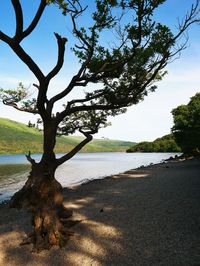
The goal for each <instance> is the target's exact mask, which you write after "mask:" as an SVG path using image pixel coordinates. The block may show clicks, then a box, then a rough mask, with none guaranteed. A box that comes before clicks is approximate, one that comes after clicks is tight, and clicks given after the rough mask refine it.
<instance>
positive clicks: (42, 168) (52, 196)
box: [10, 124, 72, 251]
mask: <svg viewBox="0 0 200 266" xmlns="http://www.w3.org/2000/svg"><path fill="white" fill-rule="evenodd" d="M55 133H56V130H55V128H54V127H53V126H52V124H49V125H45V126H44V153H43V156H42V159H41V161H40V162H39V163H36V162H35V161H34V160H33V159H31V157H30V154H29V155H28V156H27V158H28V160H29V161H30V162H31V164H32V168H31V172H30V174H29V176H28V180H27V181H26V183H25V185H24V187H23V188H22V189H21V190H20V191H18V192H16V193H15V194H14V195H13V197H12V198H11V200H10V207H13V208H23V209H26V210H28V211H29V212H31V214H32V225H33V232H32V233H31V234H29V236H28V238H27V239H26V240H25V241H24V242H23V243H22V244H29V243H33V245H34V249H35V250H36V251H40V250H42V249H49V248H50V247H51V246H52V245H59V246H63V245H64V244H65V243H66V241H67V240H68V238H69V236H70V235H71V234H72V232H71V231H69V230H68V228H66V226H65V225H66V224H67V221H66V219H68V218H69V217H71V216H72V211H71V210H67V209H66V208H65V207H64V205H63V195H62V186H61V184H60V183H59V182H58V181H57V180H56V179H55V171H56V168H57V166H58V163H57V160H56V157H55V154H54V152H53V149H54V146H55V141H56V135H55ZM68 224H69V223H68Z"/></svg>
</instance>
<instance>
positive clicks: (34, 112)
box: [3, 100, 38, 114]
mask: <svg viewBox="0 0 200 266" xmlns="http://www.w3.org/2000/svg"><path fill="white" fill-rule="evenodd" d="M3 104H5V105H7V106H11V107H13V108H15V109H16V110H18V111H21V112H26V113H31V114H38V111H37V110H30V109H27V108H23V107H19V106H18V105H17V104H16V103H9V102H6V101H5V100H3Z"/></svg>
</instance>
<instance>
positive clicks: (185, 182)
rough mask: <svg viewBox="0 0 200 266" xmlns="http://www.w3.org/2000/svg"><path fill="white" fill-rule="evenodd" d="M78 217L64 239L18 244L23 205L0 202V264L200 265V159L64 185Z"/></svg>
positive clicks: (24, 221)
mask: <svg viewBox="0 0 200 266" xmlns="http://www.w3.org/2000/svg"><path fill="white" fill-rule="evenodd" d="M64 196H65V205H66V207H70V208H72V209H73V210H74V215H73V219H75V220H81V222H80V223H79V224H77V225H76V226H75V227H74V228H73V231H74V232H75V235H74V236H73V237H72V238H71V240H70V241H69V242H68V244H67V246H66V247H64V248H62V249H59V248H57V247H54V248H52V249H51V250H50V251H43V252H41V253H39V254H36V253H32V252H31V250H32V247H31V246H20V245H19V244H20V242H21V240H22V238H24V237H25V232H27V231H30V230H31V228H30V217H29V216H28V215H27V214H26V213H25V212H23V211H17V210H13V209H9V208H8V206H7V205H1V206H0V265H6V266H10V265H12V266H15V265H17V266H18V265H19V266H25V265H26V266H33V265H34V266H36V265H39V266H43V265H44V266H45V265H49V266H62V265H67V266H68V265H69V266H89V265H92V266H93V265H95V266H97V265H98V266H100V265H106V266H110V265H113V266H126V265H130V266H132V265H133V266H134V265H136V266H137V265H142V266H143V265H144V266H146V265H147V266H150V265H156V266H157V265H166V266H171V265H172V266H179V265H180V266H190V265H191V266H197V265H200V159H191V160H186V161H176V162H175V161H172V162H167V163H162V164H157V165H152V166H149V167H145V168H140V169H136V170H130V171H127V172H125V173H122V174H119V175H114V176H111V177H107V178H105V179H102V180H94V181H91V182H89V183H87V184H83V185H81V186H79V187H77V188H73V189H64Z"/></svg>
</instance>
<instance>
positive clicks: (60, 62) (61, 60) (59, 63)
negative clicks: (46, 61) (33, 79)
mask: <svg viewBox="0 0 200 266" xmlns="http://www.w3.org/2000/svg"><path fill="white" fill-rule="evenodd" d="M54 34H55V36H56V39H57V43H58V60H57V64H56V66H55V67H54V68H53V69H52V71H51V72H49V74H48V75H47V77H46V78H47V80H49V81H50V80H51V79H52V78H53V77H55V76H56V75H57V74H58V72H59V71H60V69H61V68H62V66H63V63H64V54H65V44H66V42H67V39H66V38H62V37H61V36H60V35H59V34H57V33H54Z"/></svg>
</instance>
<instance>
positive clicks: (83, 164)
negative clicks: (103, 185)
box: [0, 152, 176, 201]
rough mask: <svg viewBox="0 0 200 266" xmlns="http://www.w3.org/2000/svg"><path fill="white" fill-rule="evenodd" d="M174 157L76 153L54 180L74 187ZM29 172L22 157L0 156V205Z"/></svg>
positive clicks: (36, 158)
mask: <svg viewBox="0 0 200 266" xmlns="http://www.w3.org/2000/svg"><path fill="white" fill-rule="evenodd" d="M175 155H176V154H175V153H122V152H116V153H79V154H77V155H75V156H74V157H73V158H72V159H71V160H69V161H67V162H66V163H64V164H63V165H61V166H60V167H59V168H58V169H57V171H56V178H57V180H58V181H59V182H60V183H61V184H62V186H63V187H67V186H74V185H78V184H81V183H85V182H87V181H89V180H92V179H97V178H103V177H105V176H108V175H112V174H118V173H121V172H123V171H126V170H129V169H133V168H137V167H139V166H141V165H149V164H150V163H154V164H155V163H159V162H161V161H163V160H165V159H167V158H169V157H170V156H175ZM59 156H60V155H57V157H59ZM32 157H33V158H34V159H35V160H36V161H39V160H40V157H41V155H32ZM29 170H30V165H29V164H28V162H27V160H26V158H25V156H24V155H0V201H2V200H7V199H9V198H10V197H11V196H12V195H13V193H14V192H16V191H17V190H18V189H20V188H21V187H22V186H23V185H24V183H25V181H26V179H27V175H28V172H29Z"/></svg>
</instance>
